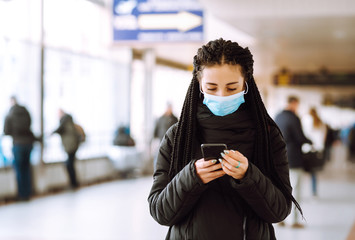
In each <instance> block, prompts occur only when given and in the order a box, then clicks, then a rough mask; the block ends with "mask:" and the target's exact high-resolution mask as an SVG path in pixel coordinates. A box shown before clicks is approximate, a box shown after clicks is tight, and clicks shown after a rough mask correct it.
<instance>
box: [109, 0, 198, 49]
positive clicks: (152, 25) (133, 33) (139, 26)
mask: <svg viewBox="0 0 355 240" xmlns="http://www.w3.org/2000/svg"><path fill="white" fill-rule="evenodd" d="M113 40H114V41H115V42H121V41H136V42H188V41H203V11H202V8H201V5H200V4H199V3H198V1H197V0H114V3H113Z"/></svg>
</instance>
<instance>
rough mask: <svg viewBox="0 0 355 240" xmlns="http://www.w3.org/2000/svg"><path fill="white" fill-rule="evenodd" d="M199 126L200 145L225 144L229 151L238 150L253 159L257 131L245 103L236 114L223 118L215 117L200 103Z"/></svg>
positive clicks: (198, 109)
mask: <svg viewBox="0 0 355 240" xmlns="http://www.w3.org/2000/svg"><path fill="white" fill-rule="evenodd" d="M197 124H198V134H197V136H198V140H199V142H200V143H225V144H227V147H228V149H234V150H238V151H240V152H241V153H242V154H244V155H245V156H247V157H248V158H250V159H251V157H252V155H253V154H252V152H253V148H254V142H255V139H254V137H255V133H256V129H255V124H254V121H253V119H252V116H251V114H250V112H249V111H248V109H247V108H246V106H245V103H243V104H242V105H241V106H240V107H239V109H238V110H237V111H235V112H234V113H232V114H229V115H226V116H223V117H221V116H215V115H214V114H213V113H212V112H211V111H210V110H209V109H208V107H207V106H206V105H205V104H203V103H201V102H200V103H199V105H198V107H197Z"/></svg>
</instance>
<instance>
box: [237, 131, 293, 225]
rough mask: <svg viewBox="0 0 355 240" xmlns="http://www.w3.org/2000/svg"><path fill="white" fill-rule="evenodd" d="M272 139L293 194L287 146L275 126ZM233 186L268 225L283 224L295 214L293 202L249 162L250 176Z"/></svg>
mask: <svg viewBox="0 0 355 240" xmlns="http://www.w3.org/2000/svg"><path fill="white" fill-rule="evenodd" d="M270 138H271V148H272V156H273V162H274V165H275V168H276V171H277V172H278V174H279V176H280V178H281V181H282V182H283V183H284V184H285V185H286V188H287V189H288V191H289V192H290V193H291V191H292V188H291V185H290V180H289V167H288V161H287V156H286V144H285V142H284V141H283V138H282V137H281V134H280V133H279V131H278V130H277V129H276V128H275V127H271V130H270ZM232 186H233V187H234V188H235V189H236V190H237V191H238V192H239V193H240V195H241V196H242V197H243V198H244V199H245V201H246V202H247V204H248V205H249V206H250V207H251V209H252V210H253V211H254V212H255V213H256V214H257V215H258V216H259V217H260V218H261V219H263V220H264V221H266V222H269V223H275V222H280V221H282V220H284V219H285V218H286V217H287V216H288V214H289V213H290V211H291V200H288V199H286V198H285V196H284V194H283V193H282V192H281V191H280V189H279V188H278V187H277V186H275V185H274V184H273V182H272V181H271V180H270V179H269V178H268V177H266V176H265V175H264V174H263V173H262V172H261V171H260V170H259V169H258V167H257V166H255V165H254V164H252V163H249V168H248V171H247V174H246V176H245V177H244V178H243V179H242V180H241V181H240V182H237V181H232Z"/></svg>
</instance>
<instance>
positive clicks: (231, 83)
mask: <svg viewBox="0 0 355 240" xmlns="http://www.w3.org/2000/svg"><path fill="white" fill-rule="evenodd" d="M236 83H239V82H230V83H227V85H233V84H236Z"/></svg>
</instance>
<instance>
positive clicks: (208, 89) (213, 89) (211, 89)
mask: <svg viewBox="0 0 355 240" xmlns="http://www.w3.org/2000/svg"><path fill="white" fill-rule="evenodd" d="M215 90H217V88H207V91H215Z"/></svg>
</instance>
